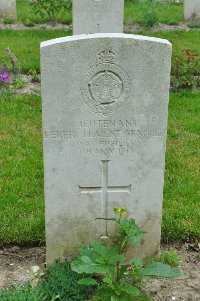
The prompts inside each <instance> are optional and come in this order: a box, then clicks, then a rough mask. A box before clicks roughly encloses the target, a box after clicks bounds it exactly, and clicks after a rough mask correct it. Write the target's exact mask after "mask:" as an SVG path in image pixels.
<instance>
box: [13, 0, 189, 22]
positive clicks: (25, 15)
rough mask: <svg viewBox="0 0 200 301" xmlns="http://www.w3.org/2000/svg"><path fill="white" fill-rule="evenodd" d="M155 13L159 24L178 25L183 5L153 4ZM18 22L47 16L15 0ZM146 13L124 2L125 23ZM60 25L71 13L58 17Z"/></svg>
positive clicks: (149, 11) (149, 12)
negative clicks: (36, 13) (37, 13)
mask: <svg viewBox="0 0 200 301" xmlns="http://www.w3.org/2000/svg"><path fill="white" fill-rule="evenodd" d="M154 6H155V13H156V14H157V16H158V21H159V22H160V23H169V24H170V23H176V24H177V23H180V22H182V21H183V4H182V3H170V4H169V3H168V4H166V3H155V5H154ZM17 11H18V21H20V22H23V23H28V22H34V23H44V22H47V21H48V17H47V15H46V16H44V17H43V18H42V19H41V17H39V16H37V15H35V14H34V13H33V11H32V8H31V7H30V4H29V1H28V0H17ZM144 11H145V13H147V12H148V14H149V15H150V14H151V10H149V9H147V7H146V6H144V4H141V2H139V1H138V3H137V2H136V3H133V2H132V1H125V17H124V20H125V23H129V24H130V23H137V22H140V20H141V17H142V15H143V14H144ZM57 21H59V22H61V23H66V24H69V23H71V22H72V16H71V13H69V12H66V13H65V14H64V15H61V16H59V17H58V20H57Z"/></svg>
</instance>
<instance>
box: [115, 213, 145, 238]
mask: <svg viewBox="0 0 200 301" xmlns="http://www.w3.org/2000/svg"><path fill="white" fill-rule="evenodd" d="M144 233H145V232H144V231H142V230H141V229H140V228H139V227H138V225H137V224H136V222H135V220H134V219H133V218H130V219H129V220H122V221H121V222H120V234H121V236H123V237H126V238H127V240H128V241H129V242H131V243H133V244H139V243H140V242H141V240H142V239H143V237H144Z"/></svg>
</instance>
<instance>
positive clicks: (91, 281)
mask: <svg viewBox="0 0 200 301" xmlns="http://www.w3.org/2000/svg"><path fill="white" fill-rule="evenodd" d="M78 284H80V285H96V284H98V283H97V281H96V280H95V279H93V278H83V279H81V280H79V281H78Z"/></svg>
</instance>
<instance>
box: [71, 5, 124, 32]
mask: <svg viewBox="0 0 200 301" xmlns="http://www.w3.org/2000/svg"><path fill="white" fill-rule="evenodd" d="M123 18H124V0H73V34H74V35H77V34H84V33H88V34H90V33H105V32H106V33H107V32H115V33H117V32H123Z"/></svg>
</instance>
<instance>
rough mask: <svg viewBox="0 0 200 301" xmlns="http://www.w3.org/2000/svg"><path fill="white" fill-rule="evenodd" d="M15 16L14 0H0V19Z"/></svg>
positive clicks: (13, 17)
mask: <svg viewBox="0 0 200 301" xmlns="http://www.w3.org/2000/svg"><path fill="white" fill-rule="evenodd" d="M15 18H16V0H0V21H3V20H4V19H15Z"/></svg>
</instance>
